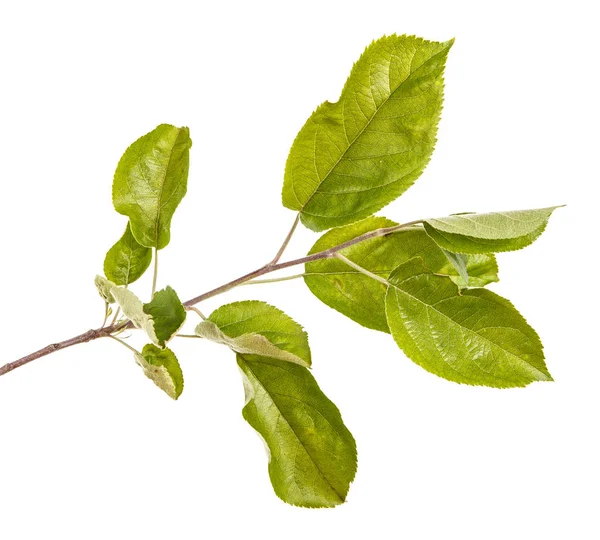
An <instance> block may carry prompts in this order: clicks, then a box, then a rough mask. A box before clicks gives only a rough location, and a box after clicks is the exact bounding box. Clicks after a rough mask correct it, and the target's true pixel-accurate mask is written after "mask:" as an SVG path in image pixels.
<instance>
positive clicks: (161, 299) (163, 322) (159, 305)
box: [144, 287, 186, 347]
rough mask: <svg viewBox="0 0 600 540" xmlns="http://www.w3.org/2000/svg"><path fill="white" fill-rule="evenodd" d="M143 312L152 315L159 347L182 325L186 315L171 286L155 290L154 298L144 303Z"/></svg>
mask: <svg viewBox="0 0 600 540" xmlns="http://www.w3.org/2000/svg"><path fill="white" fill-rule="evenodd" d="M144 313H146V314H147V315H150V317H152V324H153V326H154V332H155V334H156V338H157V340H158V345H160V346H161V347H164V346H165V343H166V342H167V341H169V340H170V339H171V338H172V337H173V336H174V335H175V334H176V333H177V331H178V330H179V329H180V328H181V327H182V326H183V323H184V322H185V316H186V312H185V308H184V307H183V305H182V303H181V300H179V297H178V296H177V293H176V292H175V291H174V290H173V289H172V288H171V287H166V288H165V289H163V290H161V291H157V292H156V293H155V294H154V298H152V300H151V301H150V302H149V303H147V304H144Z"/></svg>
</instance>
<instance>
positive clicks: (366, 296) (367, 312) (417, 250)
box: [304, 217, 498, 333]
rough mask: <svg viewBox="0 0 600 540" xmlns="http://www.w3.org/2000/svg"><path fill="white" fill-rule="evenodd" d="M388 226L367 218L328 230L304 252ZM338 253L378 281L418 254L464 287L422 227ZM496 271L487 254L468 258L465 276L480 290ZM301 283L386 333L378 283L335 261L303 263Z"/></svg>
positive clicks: (494, 278) (335, 306) (379, 219)
mask: <svg viewBox="0 0 600 540" xmlns="http://www.w3.org/2000/svg"><path fill="white" fill-rule="evenodd" d="M394 225H397V223H395V222H394V221H391V220H389V219H386V218H383V217H371V218H367V219H364V220H362V221H359V222H357V223H353V224H351V225H347V226H345V227H340V228H337V229H332V230H331V231H328V232H327V233H325V234H324V235H323V236H322V237H321V238H320V239H319V240H317V242H316V243H315V245H314V246H313V247H312V248H311V250H310V252H309V254H312V253H317V252H319V251H323V250H326V249H329V248H331V247H333V246H336V245H339V244H341V243H343V242H346V241H348V240H351V239H353V238H356V237H358V236H360V235H362V234H364V233H367V232H370V231H373V230H376V229H382V228H387V227H392V226H394ZM341 253H342V254H343V255H344V256H345V257H347V258H348V259H350V260H351V261H353V262H354V263H356V264H358V265H359V266H362V267H363V268H365V269H366V270H368V271H370V272H372V273H374V274H376V275H378V276H380V277H383V278H387V276H389V274H390V273H391V272H392V271H393V270H394V268H396V267H397V266H399V265H400V264H402V263H403V262H406V261H407V260H409V259H411V258H413V257H417V256H418V257H421V258H422V259H423V262H424V264H425V265H426V266H427V268H429V269H430V270H431V271H433V272H438V273H443V274H448V275H450V276H451V277H452V279H453V280H455V281H456V282H458V283H459V284H460V285H461V286H466V284H465V283H463V282H462V280H461V278H460V277H459V276H458V273H457V271H456V270H455V269H454V267H453V266H452V264H451V263H450V262H449V261H448V260H447V258H446V257H445V255H444V254H443V252H442V251H441V250H440V248H439V247H438V246H437V245H436V243H435V242H434V241H433V240H432V239H431V238H430V237H429V236H428V235H427V234H426V233H425V230H424V229H423V228H422V227H412V228H410V229H406V230H402V231H399V232H397V233H394V234H390V235H387V236H380V237H377V238H373V239H370V240H367V241H364V242H360V243H358V244H355V245H354V246H351V247H349V248H346V249H343V250H341ZM497 270H498V268H497V265H496V260H495V258H494V256H493V255H477V256H469V257H468V263H467V272H468V273H469V275H470V276H471V277H470V283H471V284H472V285H479V286H482V285H486V284H488V283H490V282H492V281H497V280H498V276H497ZM304 281H305V283H306V285H307V286H308V288H309V289H310V290H311V292H312V293H313V294H314V295H315V296H316V297H317V298H319V300H321V301H322V302H324V303H325V304H327V305H328V306H330V307H332V308H333V309H336V310H337V311H339V312H340V313H342V314H344V315H346V316H347V317H349V318H351V319H352V320H354V321H356V322H358V323H359V324H361V325H363V326H366V327H367V328H372V329H374V330H379V331H381V332H388V333H389V328H388V324H387V319H386V316H385V293H386V287H385V286H384V285H382V284H381V283H380V282H378V281H375V280H374V279H371V278H370V277H368V276H366V275H364V274H361V273H360V272H359V271H357V270H355V269H353V268H350V267H349V266H347V265H346V264H344V263H343V262H342V261H340V260H338V259H324V260H319V261H313V262H310V263H307V264H306V266H305V275H304Z"/></svg>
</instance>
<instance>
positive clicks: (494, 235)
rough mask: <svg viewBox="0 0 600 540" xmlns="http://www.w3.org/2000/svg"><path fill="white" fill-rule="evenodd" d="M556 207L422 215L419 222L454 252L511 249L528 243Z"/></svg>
mask: <svg viewBox="0 0 600 540" xmlns="http://www.w3.org/2000/svg"><path fill="white" fill-rule="evenodd" d="M556 208H558V206H553V207H551V208H540V209H537V210H516V211H511V212H492V213H489V214H470V213H467V214H455V215H453V216H448V217H446V218H435V219H426V220H424V222H423V224H424V226H425V230H426V231H427V234H429V235H430V236H431V238H433V239H434V240H435V241H436V242H437V244H438V245H440V246H442V247H443V248H445V249H447V250H449V251H453V252H455V253H496V252H500V251H513V250H515V249H521V248H524V247H525V246H528V245H529V244H531V243H532V242H533V241H534V240H535V239H536V238H537V237H538V236H539V235H540V234H542V232H544V229H545V228H546V225H547V224H548V219H549V218H550V214H552V212H553V211H554V210H555V209H556Z"/></svg>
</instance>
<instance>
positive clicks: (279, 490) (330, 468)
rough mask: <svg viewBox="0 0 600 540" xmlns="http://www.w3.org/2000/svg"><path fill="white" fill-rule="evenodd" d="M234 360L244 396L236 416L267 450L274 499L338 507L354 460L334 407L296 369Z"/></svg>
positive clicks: (241, 357)
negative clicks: (240, 376) (250, 427)
mask: <svg viewBox="0 0 600 540" xmlns="http://www.w3.org/2000/svg"><path fill="white" fill-rule="evenodd" d="M237 361H238V366H239V368H240V370H241V372H242V376H243V379H244V389H245V392H246V404H245V405H244V408H243V410H242V414H243V417H244V419H245V420H246V421H247V422H248V423H249V424H250V425H251V426H252V427H253V428H254V429H255V430H256V431H257V432H258V434H259V435H260V436H261V437H262V438H263V440H264V441H265V443H266V445H267V447H268V449H269V453H270V457H269V477H270V479H271V483H272V485H273V489H274V491H275V493H276V495H277V496H278V497H279V498H281V499H282V500H283V501H284V502H286V503H288V504H292V505H296V506H304V507H310V508H319V507H332V506H337V505H338V504H341V503H343V502H344V501H345V499H346V495H347V493H348V489H349V487H350V483H351V482H352V480H353V479H354V476H355V474H356V467H357V457H356V443H355V441H354V438H353V437H352V434H351V433H350V431H348V428H347V427H346V426H345V425H344V423H343V421H342V417H341V415H340V412H339V410H338V409H337V407H336V406H335V405H334V404H333V403H332V402H331V401H330V400H329V399H328V398H327V396H325V394H324V393H323V392H322V391H321V389H320V388H319V386H318V385H317V383H316V381H315V379H314V377H313V376H312V375H311V374H310V372H309V370H308V369H306V368H304V367H302V366H299V365H297V364H292V363H289V362H283V361H280V360H275V359H270V358H263V357H259V356H250V355H240V354H238V355H237Z"/></svg>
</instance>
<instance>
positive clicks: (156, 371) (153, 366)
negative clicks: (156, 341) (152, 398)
mask: <svg viewBox="0 0 600 540" xmlns="http://www.w3.org/2000/svg"><path fill="white" fill-rule="evenodd" d="M135 359H136V362H137V363H138V364H139V365H140V366H141V368H142V369H143V370H144V374H145V375H146V377H148V378H149V379H152V380H153V381H154V384H156V386H158V387H159V388H160V389H161V390H164V391H165V393H166V394H167V395H168V396H169V397H171V398H173V399H177V398H178V397H179V396H180V395H181V392H183V373H182V371H181V366H180V365H179V361H178V360H177V357H176V356H175V353H173V351H172V350H171V349H159V348H158V347H157V346H156V345H152V344H150V343H149V344H148V345H146V346H144V348H143V349H142V353H141V354H137V353H136V354H135Z"/></svg>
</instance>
